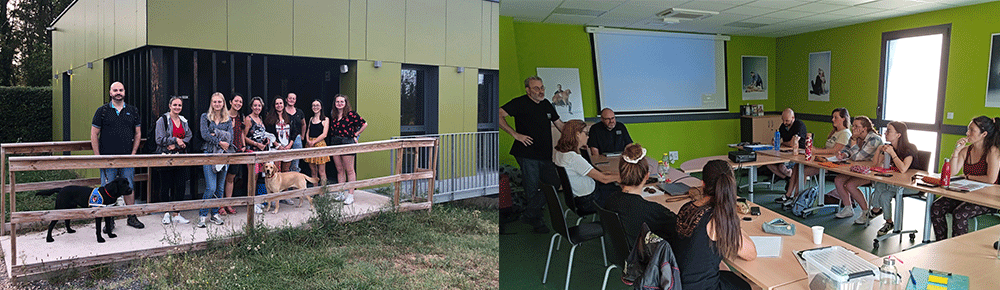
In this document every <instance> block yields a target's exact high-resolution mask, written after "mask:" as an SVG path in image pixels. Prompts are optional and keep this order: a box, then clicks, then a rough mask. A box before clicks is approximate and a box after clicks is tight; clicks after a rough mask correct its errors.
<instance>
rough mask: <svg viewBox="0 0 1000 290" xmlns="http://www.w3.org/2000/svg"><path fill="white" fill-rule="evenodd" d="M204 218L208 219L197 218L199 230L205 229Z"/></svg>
mask: <svg viewBox="0 0 1000 290" xmlns="http://www.w3.org/2000/svg"><path fill="white" fill-rule="evenodd" d="M206 218H208V217H207V216H200V217H198V227H199V228H204V227H205V219H206Z"/></svg>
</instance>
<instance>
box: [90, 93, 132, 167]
mask: <svg viewBox="0 0 1000 290" xmlns="http://www.w3.org/2000/svg"><path fill="white" fill-rule="evenodd" d="M91 125H92V126H94V127H95V128H97V129H101V134H100V136H98V137H97V145H98V150H99V151H100V153H101V155H129V154H132V144H134V143H133V142H134V141H135V138H136V136H135V128H136V127H141V126H142V123H141V122H140V121H139V110H138V109H137V108H136V107H135V106H130V105H128V104H126V105H125V107H124V108H122V110H121V112H118V110H116V109H115V108H113V107H111V103H110V102H109V103H107V104H104V105H103V106H101V107H99V108H97V111H96V112H94V120H93V121H92V122H91Z"/></svg>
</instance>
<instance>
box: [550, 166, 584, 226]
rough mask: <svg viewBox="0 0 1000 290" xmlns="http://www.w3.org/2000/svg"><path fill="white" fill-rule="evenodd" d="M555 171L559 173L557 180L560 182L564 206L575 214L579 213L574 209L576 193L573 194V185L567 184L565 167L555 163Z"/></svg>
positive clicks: (567, 176)
mask: <svg viewBox="0 0 1000 290" xmlns="http://www.w3.org/2000/svg"><path fill="white" fill-rule="evenodd" d="M556 173H558V174H559V182H560V183H562V194H563V200H565V201H566V207H567V208H569V210H572V211H573V213H576V215H577V216H579V215H581V214H580V212H577V211H576V201H575V200H574V198H576V195H573V186H571V185H570V184H569V175H568V174H567V173H566V168H565V167H562V166H558V165H556Z"/></svg>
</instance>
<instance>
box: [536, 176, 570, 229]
mask: <svg viewBox="0 0 1000 290" xmlns="http://www.w3.org/2000/svg"><path fill="white" fill-rule="evenodd" d="M540 186H541V188H542V194H545V201H546V202H548V205H549V206H547V207H548V208H549V219H551V220H552V229H553V230H555V231H556V233H558V234H560V235H563V236H564V237H566V239H569V226H568V225H567V224H566V219H564V218H563V207H562V204H561V203H559V196H558V195H556V188H555V187H554V186H552V185H549V184H545V183H541V184H540ZM570 242H571V243H572V241H570Z"/></svg>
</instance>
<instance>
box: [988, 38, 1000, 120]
mask: <svg viewBox="0 0 1000 290" xmlns="http://www.w3.org/2000/svg"><path fill="white" fill-rule="evenodd" d="M986 106H987V107H992V108H1000V33H994V34H993V36H992V41H991V42H990V71H989V76H987V78H986Z"/></svg>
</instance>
